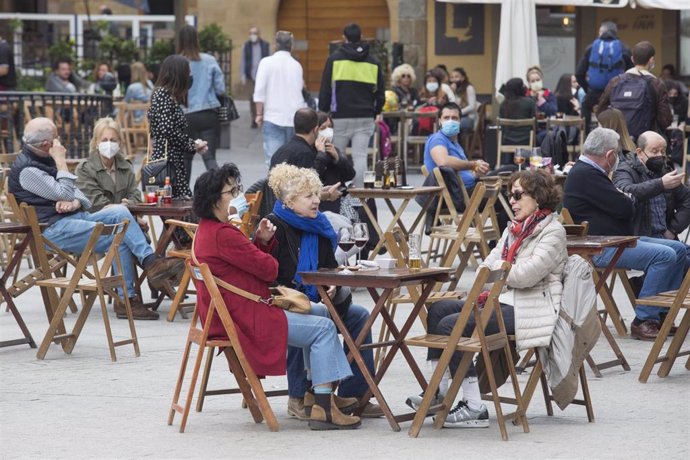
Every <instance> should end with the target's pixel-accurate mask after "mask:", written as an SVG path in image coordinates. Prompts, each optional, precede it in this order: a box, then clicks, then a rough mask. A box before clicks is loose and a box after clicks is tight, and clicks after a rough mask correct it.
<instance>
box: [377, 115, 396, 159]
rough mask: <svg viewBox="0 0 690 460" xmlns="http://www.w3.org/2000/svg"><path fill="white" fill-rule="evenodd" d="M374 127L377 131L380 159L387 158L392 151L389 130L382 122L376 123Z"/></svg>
mask: <svg viewBox="0 0 690 460" xmlns="http://www.w3.org/2000/svg"><path fill="white" fill-rule="evenodd" d="M376 127H377V128H378V130H379V152H380V153H381V159H384V158H388V156H389V155H390V154H391V152H392V151H393V142H392V141H391V129H390V128H389V127H388V125H387V124H386V123H384V122H383V121H377V122H376Z"/></svg>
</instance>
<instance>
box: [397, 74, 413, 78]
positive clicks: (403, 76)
mask: <svg viewBox="0 0 690 460" xmlns="http://www.w3.org/2000/svg"><path fill="white" fill-rule="evenodd" d="M400 78H412V75H410V74H409V73H404V74H402V75H400Z"/></svg>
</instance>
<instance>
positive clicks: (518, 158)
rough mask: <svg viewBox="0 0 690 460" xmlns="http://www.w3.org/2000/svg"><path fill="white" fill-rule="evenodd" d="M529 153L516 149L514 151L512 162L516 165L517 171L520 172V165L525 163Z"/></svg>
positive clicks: (525, 150)
mask: <svg viewBox="0 0 690 460" xmlns="http://www.w3.org/2000/svg"><path fill="white" fill-rule="evenodd" d="M529 154H530V151H529V150H528V149H517V150H516V151H515V156H514V157H513V161H514V162H515V164H516V165H518V171H522V165H523V163H525V162H526V161H527V159H528V158H529V156H530V155H529Z"/></svg>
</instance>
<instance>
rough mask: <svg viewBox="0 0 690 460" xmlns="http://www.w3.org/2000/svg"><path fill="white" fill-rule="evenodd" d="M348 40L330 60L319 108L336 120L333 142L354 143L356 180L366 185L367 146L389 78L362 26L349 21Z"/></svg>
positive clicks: (343, 146) (342, 147)
mask: <svg viewBox="0 0 690 460" xmlns="http://www.w3.org/2000/svg"><path fill="white" fill-rule="evenodd" d="M343 38H344V39H345V44H343V46H341V47H340V49H339V50H338V51H336V52H335V53H333V54H332V55H330V56H329V57H328V60H326V66H325V68H324V70H323V77H322V80H321V91H320V92H319V110H321V111H322V112H327V113H330V114H331V116H332V117H333V119H334V120H336V123H334V127H333V130H334V135H333V144H334V145H335V147H336V148H337V149H338V150H339V151H341V152H345V149H346V148H347V146H348V144H350V143H352V159H353V161H354V165H355V171H356V173H357V175H356V176H355V180H354V182H355V184H357V186H362V184H363V182H362V179H363V176H364V171H365V170H366V169H367V148H368V147H369V139H370V138H371V136H372V134H374V118H375V117H376V116H378V115H379V114H380V113H381V110H382V109H383V103H384V101H385V89H386V87H385V86H386V82H385V81H384V79H383V72H382V71H381V66H380V64H379V63H378V61H377V60H376V59H375V58H374V57H373V56H371V55H370V54H369V44H367V43H365V42H363V41H361V40H362V29H361V28H360V27H359V25H357V24H348V25H347V26H346V27H345V30H344V31H343Z"/></svg>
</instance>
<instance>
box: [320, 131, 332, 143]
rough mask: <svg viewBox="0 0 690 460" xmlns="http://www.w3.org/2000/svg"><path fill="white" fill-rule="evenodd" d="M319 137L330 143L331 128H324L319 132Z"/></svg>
mask: <svg viewBox="0 0 690 460" xmlns="http://www.w3.org/2000/svg"><path fill="white" fill-rule="evenodd" d="M319 137H323V138H325V139H326V141H328V142H331V141H332V140H333V128H324V129H322V130H321V131H319Z"/></svg>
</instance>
